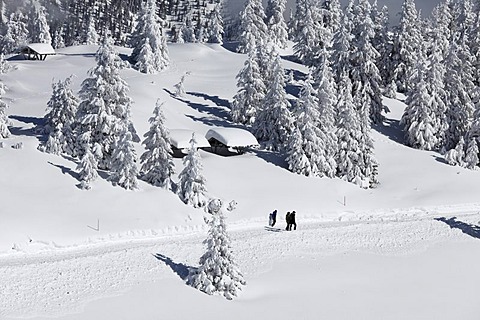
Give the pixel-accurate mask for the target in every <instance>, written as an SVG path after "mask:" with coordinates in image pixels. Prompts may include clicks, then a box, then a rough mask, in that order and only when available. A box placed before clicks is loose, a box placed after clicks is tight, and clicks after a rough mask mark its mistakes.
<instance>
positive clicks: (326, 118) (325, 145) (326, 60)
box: [315, 48, 338, 178]
mask: <svg viewBox="0 0 480 320" xmlns="http://www.w3.org/2000/svg"><path fill="white" fill-rule="evenodd" d="M319 55H320V56H321V58H320V64H319V65H318V66H317V68H316V70H315V82H316V84H317V87H318V89H317V96H318V106H319V111H320V112H319V113H320V114H319V122H318V125H317V126H318V128H319V129H320V132H321V141H322V152H321V154H320V158H319V160H320V161H319V162H318V165H317V166H318V169H319V174H320V176H327V177H329V178H333V177H334V176H335V173H336V167H337V164H336V161H335V156H336V154H337V149H338V144H337V137H336V135H335V130H336V127H335V120H336V119H335V116H336V114H337V110H336V104H337V99H338V98H337V91H336V88H335V82H334V78H333V72H332V69H331V66H330V52H329V51H328V50H327V49H326V48H324V49H322V52H321V53H320V54H319Z"/></svg>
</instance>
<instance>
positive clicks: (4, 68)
mask: <svg viewBox="0 0 480 320" xmlns="http://www.w3.org/2000/svg"><path fill="white" fill-rule="evenodd" d="M10 70H12V66H11V65H10V63H8V61H7V60H5V56H4V55H3V53H0V74H3V73H7V72H9V71H10Z"/></svg>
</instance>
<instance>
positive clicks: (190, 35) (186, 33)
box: [181, 15, 197, 43]
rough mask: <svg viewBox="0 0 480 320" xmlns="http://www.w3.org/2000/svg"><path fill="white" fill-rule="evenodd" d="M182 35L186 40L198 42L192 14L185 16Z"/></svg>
mask: <svg viewBox="0 0 480 320" xmlns="http://www.w3.org/2000/svg"><path fill="white" fill-rule="evenodd" d="M181 35H182V40H183V41H184V42H192V43H193V42H197V37H196V35H195V26H194V25H193V22H192V17H191V16H190V15H187V16H186V17H185V21H184V23H183V24H182V27H181Z"/></svg>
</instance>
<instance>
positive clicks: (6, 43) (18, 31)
mask: <svg viewBox="0 0 480 320" xmlns="http://www.w3.org/2000/svg"><path fill="white" fill-rule="evenodd" d="M28 37H29V34H28V29H27V23H26V22H25V16H24V15H23V13H22V12H21V11H16V12H14V13H12V14H10V18H9V19H8V22H7V31H6V33H5V35H4V36H3V37H2V38H1V39H2V41H1V45H0V48H1V49H0V50H1V51H2V52H3V53H5V54H8V53H12V52H14V51H15V50H17V49H18V48H19V47H21V46H22V45H25V44H27V42H28Z"/></svg>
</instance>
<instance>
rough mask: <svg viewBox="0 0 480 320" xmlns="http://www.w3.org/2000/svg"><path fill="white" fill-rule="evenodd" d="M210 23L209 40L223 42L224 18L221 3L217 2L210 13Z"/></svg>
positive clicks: (208, 29)
mask: <svg viewBox="0 0 480 320" xmlns="http://www.w3.org/2000/svg"><path fill="white" fill-rule="evenodd" d="M209 16H210V17H209V19H208V20H209V23H208V26H207V31H206V32H207V38H208V39H207V42H209V43H223V34H224V31H223V19H222V14H221V12H220V4H216V5H215V7H214V8H213V10H212V11H211V12H210V15H209Z"/></svg>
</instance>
